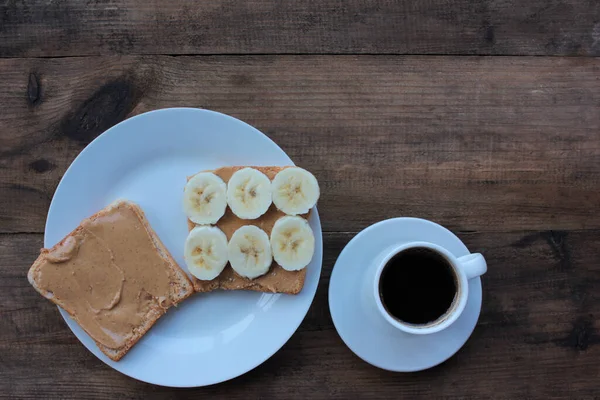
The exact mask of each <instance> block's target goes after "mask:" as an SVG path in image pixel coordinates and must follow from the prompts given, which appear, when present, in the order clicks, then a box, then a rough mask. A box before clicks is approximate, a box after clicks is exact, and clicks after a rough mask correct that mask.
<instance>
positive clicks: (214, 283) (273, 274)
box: [188, 167, 309, 293]
mask: <svg viewBox="0 0 600 400" xmlns="http://www.w3.org/2000/svg"><path fill="white" fill-rule="evenodd" d="M242 168H244V167H222V168H219V169H216V170H214V171H212V172H214V173H215V174H216V175H217V176H219V177H220V178H221V179H223V181H225V183H227V182H229V179H230V178H231V176H232V175H233V173H234V172H236V171H237V170H240V169H242ZM252 168H255V169H257V170H259V171H260V172H262V173H263V174H265V175H266V176H267V177H268V178H269V179H270V180H273V179H274V178H275V175H277V173H278V172H279V171H281V170H282V169H283V167H252ZM285 215H286V214H285V213H283V212H281V211H279V210H278V209H277V207H275V206H274V205H273V204H271V207H269V210H268V211H267V212H266V213H265V214H263V215H262V216H261V217H260V218H258V219H255V220H244V219H241V218H238V217H237V216H236V215H235V214H234V213H233V212H232V211H231V209H230V208H229V207H227V209H226V211H225V215H224V216H223V217H222V218H221V219H220V220H219V221H218V222H217V223H216V226H217V227H218V228H219V229H221V230H222V231H223V233H225V236H227V240H229V239H231V236H232V235H233V233H234V232H235V231H236V230H237V229H238V228H240V227H241V226H243V225H255V226H257V227H259V228H260V229H262V230H264V231H265V232H266V233H267V234H268V235H271V230H272V229H273V225H275V222H277V220H278V219H279V218H281V217H283V216H285ZM308 215H309V214H305V215H302V217H304V218H308ZM194 226H195V225H194V223H193V222H191V221H189V220H188V227H189V229H190V230H191V229H193V227H194ZM305 277H306V268H303V269H301V270H300V271H286V270H285V269H283V268H281V266H279V265H278V264H277V263H276V262H273V264H272V265H271V269H270V270H269V272H267V273H266V274H265V275H262V276H259V277H258V278H255V279H248V278H244V277H241V276H239V275H238V274H236V273H235V271H234V270H233V268H231V266H230V265H229V264H227V266H226V267H225V269H224V270H223V272H221V274H220V275H219V276H218V277H216V278H215V279H213V280H211V281H201V280H199V279H196V278H194V279H193V281H194V288H195V289H196V291H198V292H207V291H211V290H214V289H218V288H220V289H227V290H239V289H249V290H259V291H264V292H273V293H278V292H283V293H298V292H299V291H300V289H302V286H303V285H304V279H305Z"/></svg>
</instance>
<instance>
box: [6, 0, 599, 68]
mask: <svg viewBox="0 0 600 400" xmlns="http://www.w3.org/2000/svg"><path fill="white" fill-rule="evenodd" d="M257 53H260V54H283V53H285V54H300V53H301V54H315V53H318V54H332V53H333V54H340V53H345V54H348V53H361V54H365V53H371V54H486V55H589V56H598V55H600V3H599V2H598V1H596V0H529V1H527V2H523V1H519V0H484V1H481V0H429V1H418V0H352V1H337V0H320V1H316V0H298V1H278V0H251V1H243V2H239V1H234V0H214V1H195V0H171V1H162V0H90V1H80V0H56V1H45V0H5V1H3V2H1V3H0V56H2V57H23V56H25V57H39V56H43V57H48V56H73V55H76V56H82V55H110V54H257Z"/></svg>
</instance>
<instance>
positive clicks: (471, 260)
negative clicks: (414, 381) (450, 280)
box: [373, 242, 487, 335]
mask: <svg viewBox="0 0 600 400" xmlns="http://www.w3.org/2000/svg"><path fill="white" fill-rule="evenodd" d="M412 248H425V249H429V250H431V251H434V252H436V253H437V254H439V255H440V256H442V257H443V258H444V259H445V261H446V262H447V264H448V265H449V266H450V267H451V269H452V273H453V274H454V277H455V282H456V294H455V297H454V301H453V302H452V304H451V306H450V307H449V308H448V310H447V311H446V312H445V313H444V314H443V315H442V316H441V317H439V318H437V319H436V320H434V321H431V322H428V323H425V324H410V323H407V322H404V321H401V320H399V319H398V318H396V317H394V316H393V315H391V314H390V313H389V312H388V311H387V309H386V308H385V306H384V305H383V302H382V300H381V294H380V289H379V288H380V280H381V275H382V272H383V270H384V268H385V267H386V265H387V263H388V262H389V261H390V260H391V259H392V258H393V257H394V256H396V255H397V254H400V253H401V252H404V251H406V250H408V249H412ZM375 264H376V265H375V268H376V269H375V279H374V280H373V295H374V297H375V304H376V307H377V309H378V310H379V312H380V313H381V315H382V316H383V318H385V320H386V321H387V322H389V323H390V324H391V325H392V326H393V327H395V328H397V329H399V330H402V331H404V332H407V333H412V334H417V335H426V334H430V333H435V332H439V331H441V330H443V329H446V328H447V327H449V326H450V325H452V324H453V323H454V322H455V321H456V320H457V319H458V317H460V315H461V314H462V312H463V310H464V309H465V305H466V304H467V299H468V297H469V284H468V281H469V279H473V278H476V277H478V276H481V275H483V274H485V272H486V271H487V264H486V262H485V258H483V256H482V255H481V254H479V253H473V254H468V255H466V256H463V257H455V256H454V255H453V254H452V253H450V252H449V251H448V250H446V249H445V248H443V247H441V246H438V245H436V244H433V243H429V242H409V243H403V244H402V245H398V246H392V247H390V248H388V249H387V250H385V251H384V252H383V253H382V254H381V255H380V256H379V257H378V258H377V259H376V260H375ZM407 268H414V267H411V266H407Z"/></svg>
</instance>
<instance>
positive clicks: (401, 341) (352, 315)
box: [329, 218, 481, 372]
mask: <svg viewBox="0 0 600 400" xmlns="http://www.w3.org/2000/svg"><path fill="white" fill-rule="evenodd" d="M410 241H427V242H430V243H434V244H437V245H440V246H442V247H444V248H446V249H447V250H448V251H450V252H451V253H452V254H454V255H455V256H457V257H461V256H464V255H467V254H469V250H468V249H467V247H466V246H465V245H464V244H463V243H462V242H461V241H460V239H459V238H458V237H456V236H455V235H454V234H453V233H452V232H450V231H449V230H447V229H446V228H444V227H442V226H440V225H438V224H436V223H433V222H431V221H427V220H423V219H418V218H395V219H389V220H386V221H381V222H379V223H376V224H374V225H372V226H370V227H368V228H367V229H365V230H363V231H362V232H360V233H359V234H358V235H356V236H355V237H354V238H353V239H352V240H351V241H350V242H349V243H348V244H347V245H346V247H345V248H344V250H343V251H342V253H341V254H340V256H339V257H338V259H337V261H336V263H335V266H334V268H333V272H332V273H331V280H330V284H329V309H330V311H331V317H332V319H333V324H334V325H335V328H336V329H337V331H338V333H339V335H340V337H341V338H342V340H343V341H344V342H345V343H346V345H347V346H348V347H349V348H350V349H351V350H352V351H353V352H354V353H355V354H356V355H357V356H359V357H360V358H362V359H363V360H365V361H366V362H368V363H370V364H372V365H374V366H376V367H379V368H383V369H386V370H389V371H396V372H412V371H420V370H424V369H427V368H431V367H433V366H436V365H438V364H440V363H442V362H444V361H446V360H447V359H448V358H450V357H451V356H452V355H454V353H456V352H457V351H458V350H459V349H460V348H461V347H462V346H463V345H464V344H465V342H466V341H467V339H468V338H469V336H471V333H472V332H473V329H474V328H475V324H476V323H477V319H478V318H479V312H480V310H481V279H480V278H475V279H471V280H469V299H468V301H467V305H466V307H465V309H464V311H463V313H462V314H461V316H460V317H459V318H458V320H456V322H455V323H454V324H452V325H451V326H450V327H448V328H446V329H444V330H443V331H440V332H437V333H433V334H430V335H412V334H408V333H404V332H402V331H399V330H398V329H396V328H394V327H392V326H391V325H390V324H389V323H388V322H387V321H386V320H385V319H384V318H383V316H382V315H381V314H379V312H378V311H377V309H376V308H375V306H374V304H375V302H374V301H371V297H372V296H373V292H372V280H371V278H369V277H367V276H366V275H367V274H368V271H367V270H368V268H367V267H369V265H370V264H371V263H372V262H373V260H374V259H375V258H376V257H377V256H378V255H379V254H380V253H381V252H382V251H383V250H385V249H386V248H388V247H389V246H392V245H394V244H401V243H403V242H410ZM366 280H371V282H369V283H366ZM369 289H370V290H369Z"/></svg>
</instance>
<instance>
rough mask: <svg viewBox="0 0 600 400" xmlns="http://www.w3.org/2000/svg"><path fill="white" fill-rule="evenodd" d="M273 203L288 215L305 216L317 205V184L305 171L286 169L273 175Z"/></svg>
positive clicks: (295, 168)
mask: <svg viewBox="0 0 600 400" xmlns="http://www.w3.org/2000/svg"><path fill="white" fill-rule="evenodd" d="M272 186H273V203H274V204H275V206H276V207H277V208H278V209H280V210H281V211H283V212H284V213H286V214H288V215H298V214H305V213H307V212H308V210H310V209H311V208H313V207H314V205H315V204H317V200H318V199H319V194H320V192H319V183H318V182H317V178H315V177H314V175H313V174H311V173H310V172H308V171H307V170H305V169H302V168H298V167H292V168H286V169H284V170H282V171H280V172H279V173H278V174H277V175H275V179H273V182H272Z"/></svg>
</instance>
